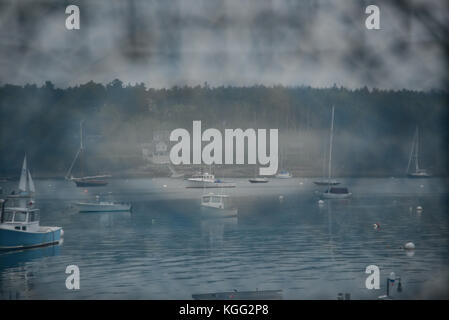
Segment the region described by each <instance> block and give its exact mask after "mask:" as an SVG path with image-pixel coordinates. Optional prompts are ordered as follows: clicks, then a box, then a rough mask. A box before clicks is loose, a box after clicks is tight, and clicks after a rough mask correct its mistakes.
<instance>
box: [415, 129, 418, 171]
mask: <svg viewBox="0 0 449 320" xmlns="http://www.w3.org/2000/svg"><path fill="white" fill-rule="evenodd" d="M415 143H416V147H415V170H416V171H415V172H418V171H419V163H418V156H419V128H418V126H416V141H415Z"/></svg>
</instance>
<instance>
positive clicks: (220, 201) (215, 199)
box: [201, 194, 231, 209]
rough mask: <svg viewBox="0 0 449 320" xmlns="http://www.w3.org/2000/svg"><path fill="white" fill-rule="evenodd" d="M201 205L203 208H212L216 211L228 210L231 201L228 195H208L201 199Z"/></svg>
mask: <svg viewBox="0 0 449 320" xmlns="http://www.w3.org/2000/svg"><path fill="white" fill-rule="evenodd" d="M201 205H202V206H204V207H213V208H217V209H229V208H230V205H231V199H230V198H229V196H228V195H216V194H208V195H203V196H202V197H201Z"/></svg>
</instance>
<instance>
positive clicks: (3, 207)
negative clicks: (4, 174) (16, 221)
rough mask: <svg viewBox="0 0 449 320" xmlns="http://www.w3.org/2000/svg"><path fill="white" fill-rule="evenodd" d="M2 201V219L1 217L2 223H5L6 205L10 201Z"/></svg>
mask: <svg viewBox="0 0 449 320" xmlns="http://www.w3.org/2000/svg"><path fill="white" fill-rule="evenodd" d="M1 201H2V212H1V214H2V215H1V217H0V223H3V221H4V219H5V218H4V217H5V205H6V202H7V201H8V199H2V200H1Z"/></svg>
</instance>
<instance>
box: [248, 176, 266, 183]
mask: <svg viewBox="0 0 449 320" xmlns="http://www.w3.org/2000/svg"><path fill="white" fill-rule="evenodd" d="M248 181H249V182H251V183H267V182H268V179H267V178H265V177H254V178H250V179H248Z"/></svg>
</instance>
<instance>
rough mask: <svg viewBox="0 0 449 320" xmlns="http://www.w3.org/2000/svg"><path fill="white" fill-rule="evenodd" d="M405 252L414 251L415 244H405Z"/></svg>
mask: <svg viewBox="0 0 449 320" xmlns="http://www.w3.org/2000/svg"><path fill="white" fill-rule="evenodd" d="M404 249H405V250H415V244H414V243H413V242H407V243H406V244H405V246H404Z"/></svg>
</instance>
